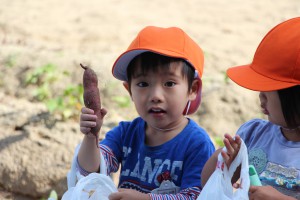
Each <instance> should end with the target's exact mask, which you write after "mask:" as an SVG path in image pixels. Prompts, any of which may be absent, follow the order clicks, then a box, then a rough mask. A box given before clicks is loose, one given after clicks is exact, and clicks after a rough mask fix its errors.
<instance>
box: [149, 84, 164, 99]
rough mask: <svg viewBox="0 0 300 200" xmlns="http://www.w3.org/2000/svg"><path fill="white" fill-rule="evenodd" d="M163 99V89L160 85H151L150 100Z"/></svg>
mask: <svg viewBox="0 0 300 200" xmlns="http://www.w3.org/2000/svg"><path fill="white" fill-rule="evenodd" d="M162 99H163V90H162V88H160V87H153V88H152V90H151V91H150V100H151V101H152V102H155V103H157V102H161V101H162Z"/></svg>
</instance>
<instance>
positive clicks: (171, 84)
mask: <svg viewBox="0 0 300 200" xmlns="http://www.w3.org/2000/svg"><path fill="white" fill-rule="evenodd" d="M174 85H176V83H175V82H172V81H168V82H166V83H165V86H166V87H173V86H174Z"/></svg>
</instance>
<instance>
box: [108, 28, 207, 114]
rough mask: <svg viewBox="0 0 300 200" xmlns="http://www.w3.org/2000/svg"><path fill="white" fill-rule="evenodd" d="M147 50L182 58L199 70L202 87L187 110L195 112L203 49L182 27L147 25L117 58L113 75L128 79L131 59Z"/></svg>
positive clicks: (198, 96)
mask: <svg viewBox="0 0 300 200" xmlns="http://www.w3.org/2000/svg"><path fill="white" fill-rule="evenodd" d="M147 51H150V52H153V53H157V54H161V55H164V56H168V57H175V58H182V59H183V60H185V61H187V62H188V63H189V64H190V65H191V66H192V67H194V69H195V70H197V72H198V76H197V78H198V79H199V82H200V87H199V91H198V94H197V97H196V99H195V100H194V101H192V102H191V104H190V105H189V109H188V110H187V114H192V113H194V112H195V111H196V110H197V109H198V107H199V105H200V102H201V86H202V84H201V77H202V74H203V66H204V55H203V51H202V49H201V48H200V47H199V46H198V45H197V44H196V43H195V42H194V41H193V40H192V39H191V38H190V37H189V36H188V35H187V34H186V33H185V32H184V31H183V30H182V29H180V28H177V27H169V28H161V27H155V26H147V27H145V28H144V29H142V30H141V31H140V32H139V33H138V35H137V37H136V38H135V39H134V40H133V41H132V43H131V44H130V46H129V47H128V49H127V50H126V51H125V52H124V53H122V54H121V55H120V56H119V57H118V58H117V60H116V61H115V63H114V65H113V68H112V74H113V76H114V77H115V78H117V79H119V80H122V81H127V67H128V65H129V63H130V61H131V60H132V59H134V58H135V57H136V56H137V55H139V54H141V53H143V52H147Z"/></svg>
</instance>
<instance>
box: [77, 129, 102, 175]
mask: <svg viewBox="0 0 300 200" xmlns="http://www.w3.org/2000/svg"><path fill="white" fill-rule="evenodd" d="M95 143H96V137H95V136H93V135H85V136H84V138H83V141H82V143H81V146H80V149H79V152H78V163H79V165H80V167H82V168H83V169H84V170H85V171H88V172H99V171H100V148H98V147H97V146H96V145H95Z"/></svg>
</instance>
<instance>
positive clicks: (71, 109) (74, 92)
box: [25, 63, 83, 120]
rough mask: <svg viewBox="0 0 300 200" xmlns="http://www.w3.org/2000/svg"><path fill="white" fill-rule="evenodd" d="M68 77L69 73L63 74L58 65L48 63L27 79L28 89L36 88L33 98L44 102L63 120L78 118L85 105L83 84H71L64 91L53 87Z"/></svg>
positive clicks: (27, 75) (51, 111) (31, 73)
mask: <svg viewBox="0 0 300 200" xmlns="http://www.w3.org/2000/svg"><path fill="white" fill-rule="evenodd" d="M66 76H69V73H68V72H66V71H63V72H61V71H60V70H59V69H58V67H57V66H56V65H54V64H52V63H48V64H45V65H43V66H41V67H38V68H36V69H35V70H34V71H32V72H29V73H27V74H26V78H25V86H26V87H27V86H29V85H32V86H34V87H35V89H33V93H32V94H33V98H34V99H35V100H37V101H40V102H44V103H45V104H46V106H47V108H48V110H49V111H50V113H55V114H58V115H60V116H61V119H63V120H66V119H69V118H72V117H74V116H77V115H78V113H79V110H80V109H81V107H82V105H83V86H82V84H76V85H74V84H69V85H67V86H66V88H65V89H64V90H62V91H60V90H56V89H55V88H54V87H51V86H53V85H54V84H55V83H57V82H58V81H61V79H62V77H66Z"/></svg>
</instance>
